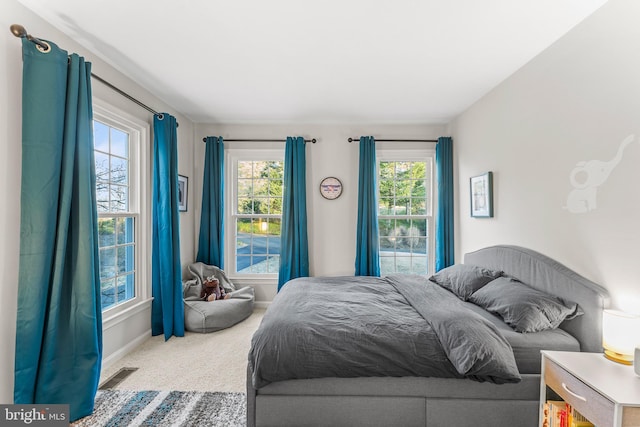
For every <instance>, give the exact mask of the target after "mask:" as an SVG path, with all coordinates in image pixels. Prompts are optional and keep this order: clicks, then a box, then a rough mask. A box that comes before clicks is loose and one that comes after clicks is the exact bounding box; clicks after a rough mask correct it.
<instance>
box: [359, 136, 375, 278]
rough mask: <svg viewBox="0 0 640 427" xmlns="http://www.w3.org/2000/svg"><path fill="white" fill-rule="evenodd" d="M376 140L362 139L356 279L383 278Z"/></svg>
mask: <svg viewBox="0 0 640 427" xmlns="http://www.w3.org/2000/svg"><path fill="white" fill-rule="evenodd" d="M376 180H377V176H376V140H375V139H374V138H373V137H372V136H362V137H360V163H359V178H358V223H357V226H356V227H357V228H356V233H357V234H356V272H355V275H356V276H380V242H379V238H378V236H379V234H380V232H379V228H378V201H377V198H378V186H377V184H376Z"/></svg>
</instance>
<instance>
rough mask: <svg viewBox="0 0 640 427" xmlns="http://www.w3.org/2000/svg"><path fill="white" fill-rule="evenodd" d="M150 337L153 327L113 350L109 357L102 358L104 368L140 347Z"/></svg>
mask: <svg viewBox="0 0 640 427" xmlns="http://www.w3.org/2000/svg"><path fill="white" fill-rule="evenodd" d="M149 338H151V329H149V330H148V331H146V332H145V333H144V334H142V335H140V336H139V337H137V338H135V339H133V340H132V341H131V342H129V344H127V345H125V346H124V347H122V348H120V349H118V351H115V352H113V354H111V355H109V357H107V358H104V359H102V369H106V368H108V367H109V366H111V365H113V364H114V363H115V362H116V361H118V360H119V359H121V358H123V357H124V356H126V355H127V353H129V352H131V351H132V350H133V349H135V348H136V347H138V346H139V345H140V344H142V343H143V342H145V341H146V340H148V339H149Z"/></svg>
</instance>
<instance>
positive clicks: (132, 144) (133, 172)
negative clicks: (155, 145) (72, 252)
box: [93, 97, 151, 327]
mask: <svg viewBox="0 0 640 427" xmlns="http://www.w3.org/2000/svg"><path fill="white" fill-rule="evenodd" d="M93 120H96V121H98V122H101V123H104V124H105V125H107V126H110V127H113V128H116V129H119V130H121V131H123V132H126V133H128V134H129V158H128V160H129V167H128V173H129V189H128V191H129V200H128V203H129V210H128V211H127V212H104V213H100V212H98V218H129V217H133V218H134V274H135V278H134V297H133V298H131V299H129V300H127V301H125V302H122V303H120V304H117V305H114V306H110V307H108V308H105V309H103V310H102V317H103V324H104V323H105V322H109V321H111V320H113V319H115V318H117V317H119V316H120V315H122V314H123V313H124V312H129V311H132V310H135V309H136V307H138V306H140V305H141V304H144V303H145V302H146V301H149V300H150V299H151V284H150V277H151V271H150V269H151V266H150V264H149V263H148V262H145V260H147V259H150V254H151V231H150V224H151V217H150V215H151V213H150V209H149V200H150V187H149V185H150V180H149V164H150V153H151V150H150V146H151V144H150V139H149V138H150V127H149V124H148V123H146V122H144V121H142V120H140V119H138V118H136V117H134V116H132V115H131V114H129V113H126V112H124V111H122V110H120V109H118V108H117V107H114V106H113V105H111V104H109V103H107V102H105V101H102V100H100V99H97V98H95V97H94V99H93ZM104 326H105V327H106V325H104Z"/></svg>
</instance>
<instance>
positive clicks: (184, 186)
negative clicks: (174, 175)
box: [178, 175, 189, 212]
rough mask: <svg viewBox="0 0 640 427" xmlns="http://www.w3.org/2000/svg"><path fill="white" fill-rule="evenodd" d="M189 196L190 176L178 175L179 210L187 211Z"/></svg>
mask: <svg viewBox="0 0 640 427" xmlns="http://www.w3.org/2000/svg"><path fill="white" fill-rule="evenodd" d="M188 198H189V177H186V176H184V175H178V211H179V212H186V211H187V200H188Z"/></svg>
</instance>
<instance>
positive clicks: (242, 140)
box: [202, 138, 316, 144]
mask: <svg viewBox="0 0 640 427" xmlns="http://www.w3.org/2000/svg"><path fill="white" fill-rule="evenodd" d="M223 139H224V142H284V141H285V140H284V139H256V138H254V139H226V138H223ZM202 142H207V138H202ZM304 142H310V143H312V144H315V143H316V139H315V138H313V139H305V140H304Z"/></svg>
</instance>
